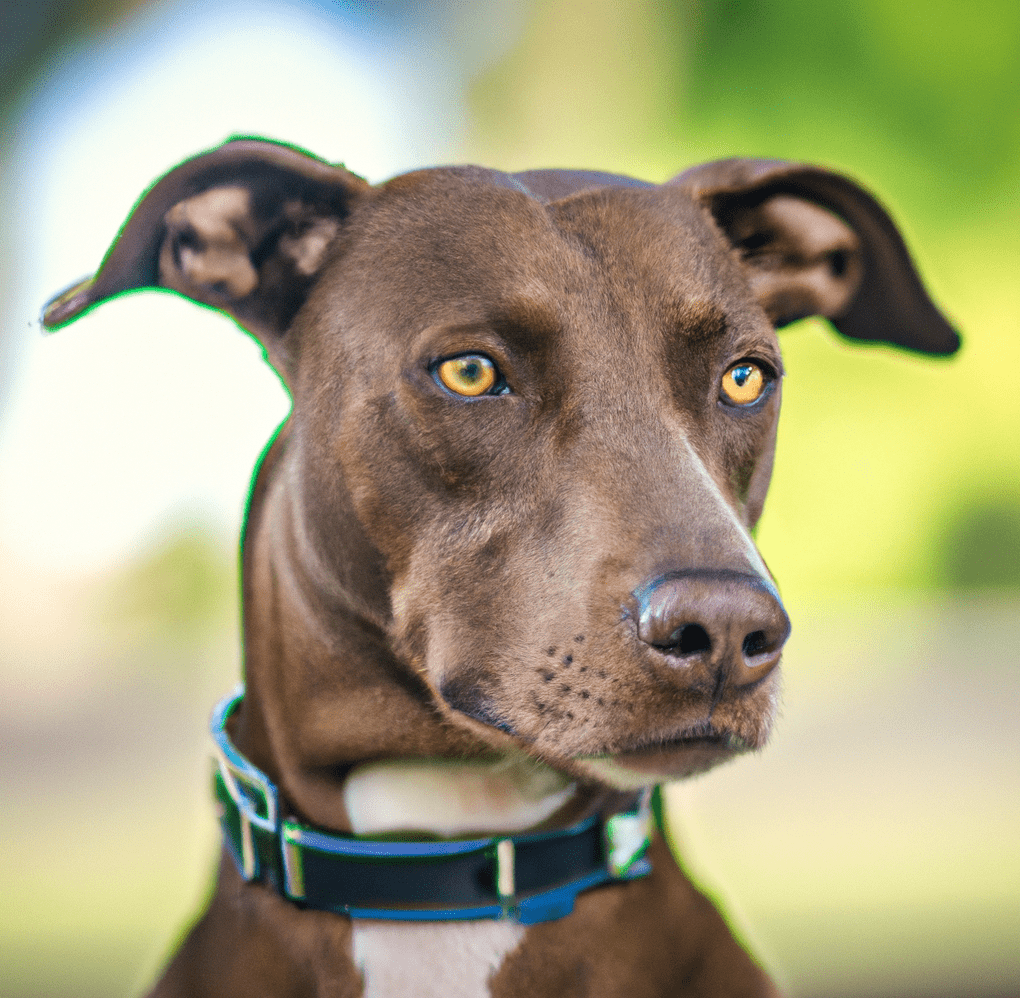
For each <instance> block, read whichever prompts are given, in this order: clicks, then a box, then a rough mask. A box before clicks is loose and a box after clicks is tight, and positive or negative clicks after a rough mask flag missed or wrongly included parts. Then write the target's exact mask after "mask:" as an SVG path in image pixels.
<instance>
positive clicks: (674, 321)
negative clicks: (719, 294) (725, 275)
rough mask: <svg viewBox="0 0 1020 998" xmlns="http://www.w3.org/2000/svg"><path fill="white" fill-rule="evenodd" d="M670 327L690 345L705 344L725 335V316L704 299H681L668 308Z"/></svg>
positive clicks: (718, 308) (715, 306) (717, 307)
mask: <svg viewBox="0 0 1020 998" xmlns="http://www.w3.org/2000/svg"><path fill="white" fill-rule="evenodd" d="M667 314H668V316H669V322H670V325H671V326H672V327H673V328H674V329H675V330H676V331H677V332H678V333H680V335H682V336H683V337H684V338H685V339H686V340H688V341H690V342H691V343H707V342H710V341H712V340H717V339H719V338H720V337H721V336H723V335H724V334H725V333H726V328H727V327H726V315H725V313H724V312H723V310H722V309H721V308H720V307H719V306H718V305H716V304H715V303H714V302H711V301H708V300H706V299H704V298H681V299H678V300H675V301H673V302H672V303H671V304H670V306H669V307H668V311H667Z"/></svg>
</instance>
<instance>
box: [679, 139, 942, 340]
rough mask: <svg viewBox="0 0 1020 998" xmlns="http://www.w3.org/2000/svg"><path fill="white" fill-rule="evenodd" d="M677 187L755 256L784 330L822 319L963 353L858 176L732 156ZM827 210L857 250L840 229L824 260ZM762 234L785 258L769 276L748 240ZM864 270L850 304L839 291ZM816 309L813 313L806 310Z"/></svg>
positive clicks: (864, 336)
mask: <svg viewBox="0 0 1020 998" xmlns="http://www.w3.org/2000/svg"><path fill="white" fill-rule="evenodd" d="M670 183H671V184H677V185H679V186H681V187H684V188H686V189H687V190H688V191H689V192H690V194H691V195H692V197H694V198H695V199H696V200H698V201H700V202H701V203H702V204H704V205H705V207H706V208H707V209H708V210H709V211H710V212H711V213H712V215H713V216H714V217H715V219H716V221H717V223H718V224H719V226H720V228H722V230H723V231H724V233H726V234H727V236H728V237H729V238H730V239H731V240H733V241H734V243H735V244H736V246H737V248H738V249H740V251H741V252H742V254H743V255H744V256H745V258H746V259H747V262H748V274H749V280H750V281H751V283H752V287H754V288H755V290H756V291H757V292H758V293H759V294H760V295H761V297H760V300H761V301H762V304H763V307H765V309H766V311H767V312H768V313H769V314H770V315H771V316H772V317H773V318H774V320H775V321H777V323H778V324H782V322H783V321H789V320H790V318H798V317H800V316H801V315H804V314H818V315H825V316H826V317H827V318H829V319H830V321H831V322H832V324H833V325H834V326H835V327H836V329H837V330H838V331H839V332H840V333H842V334H843V335H844V336H848V337H851V338H852V339H859V340H871V341H879V342H884V343H891V344H893V345H895V346H900V347H905V348H907V349H909V350H917V351H920V352H922V353H928V354H951V353H954V352H955V351H956V350H957V349H958V348H959V345H960V339H959V336H958V335H957V333H956V331H955V330H954V329H953V328H952V326H951V325H950V324H949V323H948V322H947V321H946V319H945V317H944V316H943V315H942V314H941V312H939V310H938V308H937V307H936V306H935V305H934V303H933V302H932V300H931V298H930V297H929V296H928V293H927V292H926V291H925V289H924V287H923V285H922V284H921V280H920V278H919V277H918V275H917V271H916V270H915V268H914V265H913V262H912V261H911V258H910V254H909V253H908V251H907V248H906V246H905V245H904V243H903V239H902V238H901V236H900V234H899V232H898V231H897V229H896V226H895V225H894V224H893V222H892V219H890V217H889V215H888V214H887V213H886V211H885V209H884V208H882V206H881V205H880V204H879V203H878V202H877V201H876V200H875V199H874V198H873V197H872V196H871V195H870V194H869V193H868V192H867V191H865V190H864V189H863V188H862V187H860V186H859V185H858V184H856V183H854V182H853V181H852V180H849V179H847V178H846V177H843V176H840V175H839V174H836V173H832V172H830V171H828V170H824V169H821V168H820V167H814V166H803V165H799V164H795V163H784V162H782V161H779V160H751V159H730V160H720V161H718V162H715V163H706V164H704V165H702V166H697V167H694V168H693V169H691V170H688V171H686V172H685V173H682V174H680V175H679V176H678V177H675V178H674V179H673V180H671V181H670ZM793 202H800V203H801V204H802V205H804V206H805V208H806V209H807V210H808V213H807V214H805V213H803V212H800V211H795V210H794V209H793V208H792V203H793ZM818 212H823V214H829V213H832V214H834V215H835V216H837V218H836V219H833V220H832V221H834V222H837V223H839V224H843V225H845V226H846V228H847V229H848V230H849V232H850V233H851V234H852V236H853V238H854V239H855V240H857V248H856V249H855V250H854V251H852V252H844V250H843V248H841V245H842V242H843V238H844V237H836V238H835V239H834V240H833V239H832V236H831V233H830V235H829V238H830V248H829V250H828V253H829V255H828V257H826V255H825V253H823V254H822V255H821V256H819V255H818V253H817V250H818V248H819V245H823V244H824V242H825V238H824V237H825V235H826V231H827V230H828V229H830V228H831V222H823V215H820V214H818ZM829 217H830V218H831V215H830V216H829ZM755 229H757V230H758V235H759V236H761V237H762V241H761V242H760V243H759V245H758V246H757V248H758V249H764V248H765V247H766V246H767V245H768V244H769V243H770V242H771V244H772V247H773V262H774V261H775V260H782V261H783V266H777V267H775V270H776V271H778V273H775V274H773V275H772V276H767V275H768V274H769V268H770V267H771V266H772V263H770V262H769V261H768V260H766V259H758V260H755V259H754V251H755V248H756V247H755V246H754V244H753V243H752V244H751V245H750V246H748V245H747V243H746V238H747V236H746V232H747V230H755ZM833 231H835V230H833ZM741 234H744V235H745V244H744V246H743V247H740V236H741ZM818 237H822V238H821V239H820V242H819V241H818ZM846 248H847V249H849V247H846ZM763 255H764V254H763ZM858 266H859V267H860V274H859V277H857V282H858V283H857V287H856V288H855V289H853V290H852V291H851V292H850V293H849V296H848V300H847V302H846V304H845V305H844V306H843V307H842V308H840V302H839V293H840V291H839V289H840V288H844V289H848V288H850V287H851V286H852V285H853V283H854V270H855V268H857V267H858ZM826 268H827V269H828V274H827V275H826V273H825V270H826ZM798 269H799V275H798V273H797V271H798ZM784 271H785V273H783V272H784ZM840 272H842V274H843V275H844V276H843V278H840ZM847 275H848V276H849V279H846V277H847ZM834 278H835V279H834ZM812 301H813V302H814V304H811V303H812ZM809 304H811V308H812V311H811V312H809V313H805V312H804V308H805V307H807V306H808V305H809Z"/></svg>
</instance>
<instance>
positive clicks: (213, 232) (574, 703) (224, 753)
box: [45, 140, 958, 998]
mask: <svg viewBox="0 0 1020 998" xmlns="http://www.w3.org/2000/svg"><path fill="white" fill-rule="evenodd" d="M146 287H165V288H171V289H173V290H175V291H178V292H180V293H182V294H184V295H186V296H188V297H190V298H192V299H194V300H195V301H198V302H201V303H204V304H207V305H212V306H213V307H215V308H218V309H221V310H222V311H224V312H226V313H227V314H229V315H230V316H232V317H233V318H234V319H235V320H236V321H237V322H238V323H239V324H240V325H242V326H243V327H244V328H245V329H247V330H249V331H250V332H251V333H252V334H254V335H255V336H256V337H257V338H258V339H259V341H260V342H261V344H262V345H263V347H264V348H265V351H266V354H267V356H268V358H269V360H270V362H271V363H272V364H273V366H274V367H275V368H276V370H277V371H278V372H279V373H280V375H281V377H282V378H283V379H284V381H285V383H286V385H287V387H288V388H289V390H290V393H291V395H292V398H293V410H292V414H291V416H290V418H289V419H288V421H287V422H286V424H285V425H284V427H283V428H282V429H281V431H280V432H279V434H278V435H277V437H276V439H275V440H274V442H273V443H272V445H271V447H270V448H269V449H268V451H267V452H266V454H265V457H264V459H263V460H262V463H261V466H260V468H259V471H258V475H257V478H256V481H255V485H254V488H253V491H252V495H251V499H250V505H249V509H248V519H247V526H246V533H245V538H244V545H243V603H244V643H245V680H246V692H245V693H244V696H243V701H238V700H237V699H236V698H235V700H232V701H230V702H228V703H225V704H224V705H223V706H222V707H221V709H220V711H219V714H218V721H217V724H216V726H215V727H216V734H217V737H218V740H219V746H220V754H221V766H220V775H219V778H218V784H217V787H218V795H219V800H220V804H221V806H222V809H223V823H224V830H225V838H226V845H227V848H226V850H225V853H224V859H223V861H222V863H221V868H220V876H219V881H218V884H217V888H216V892H215V895H214V897H213V900H212V902H211V904H210V906H209V908H208V910H207V911H206V913H205V914H204V916H203V917H202V918H201V920H200V921H199V922H198V923H197V925H196V926H195V927H194V928H193V929H192V931H191V933H190V935H189V936H188V937H187V939H186V941H185V943H184V944H183V947H182V948H181V950H180V952H179V953H178V954H177V956H176V957H175V958H174V960H173V961H172V963H171V964H170V967H169V969H168V970H167V972H166V975H165V976H164V978H163V980H162V981H161V983H160V984H159V985H158V986H157V988H156V992H155V993H156V994H158V995H206V994H208V995H218V996H224V995H235V994H236V995H245V996H247V995H252V994H259V995H359V994H362V993H364V994H366V995H372V996H375V995H390V996H395V995H405V994H406V995H419V996H423V995H433V994H435V995H445V996H461V995H463V996H468V995H482V994H488V993H491V994H492V995H507V996H548V995H598V996H600V998H607V996H611V995H626V996H628V998H638V996H657V995H765V994H774V993H775V989H774V987H773V986H772V985H771V983H770V982H769V981H768V979H767V978H766V976H765V975H764V974H763V973H762V972H761V970H759V968H758V967H757V966H756V965H755V964H754V963H753V962H752V960H751V959H750V958H749V957H748V956H747V955H746V954H745V953H744V952H743V951H742V950H741V949H740V947H739V946H738V944H737V943H736V942H735V941H734V939H733V938H732V937H731V935H730V933H729V931H728V930H727V928H726V925H725V923H724V922H723V920H722V918H721V917H720V916H719V914H718V913H717V912H716V911H715V910H714V909H713V908H712V906H711V905H710V904H709V903H708V902H707V901H706V900H705V898H704V897H702V896H701V895H700V894H699V893H698V892H697V891H696V890H695V889H694V887H693V886H692V885H691V883H690V882H689V880H688V879H687V877H686V876H685V875H684V873H683V872H682V871H681V869H680V868H679V867H678V865H677V864H676V862H675V861H674V859H673V857H672V856H671V854H670V851H669V849H668V848H667V847H666V845H665V844H664V843H663V839H662V837H661V835H659V834H653V835H652V836H651V838H652V841H651V844H650V845H648V844H647V842H646V841H645V833H646V830H647V829H646V827H645V825H644V824H643V823H644V822H645V820H646V816H647V810H648V795H647V793H643V788H648V787H652V786H655V785H657V784H660V783H662V782H663V781H666V780H671V779H675V778H678V777H683V776H686V775H688V774H691V773H695V772H698V771H701V770H704V769H706V768H708V767H710V766H713V765H715V764H716V763H719V762H721V761H723V760H725V759H727V758H730V757H732V756H734V755H736V754H738V753H740V752H744V751H748V750H754V749H758V748H761V747H762V746H763V745H764V744H765V742H766V739H767V738H768V735H769V730H770V726H771V724H772V719H773V715H774V712H775V709H776V701H777V696H778V689H779V670H778V669H777V666H778V663H779V659H780V654H781V649H782V646H783V643H784V641H785V640H786V637H787V634H788V632H789V622H788V620H787V617H786V613H785V611H784V609H783V607H782V605H781V603H780V600H779V597H778V595H777V592H776V589H775V586H774V584H773V582H772V579H771V577H770V575H769V572H768V570H767V569H766V567H765V565H764V564H763V562H762V560H761V558H760V557H759V555H758V553H757V551H756V549H755V547H754V544H753V543H752V541H751V539H750V536H749V530H750V528H751V527H753V526H754V524H755V522H756V521H757V519H758V517H759V515H760V513H761V510H762V505H763V503H764V500H765V492H766V489H767V486H768V482H769V476H770V472H771V467H772V458H773V449H774V445H775V436H776V423H777V419H778V415H779V396H780V382H781V379H782V361H781V359H780V354H779V347H778V343H777V339H776V334H775V328H776V327H777V326H781V325H783V324H785V323H788V322H790V321H792V320H794V319H797V318H800V317H802V316H806V315H824V316H826V317H828V318H829V319H830V320H831V321H832V322H833V324H834V325H835V326H836V328H837V329H838V330H839V331H840V332H841V333H842V334H843V335H845V336H849V337H853V338H855V339H861V340H878V341H884V342H886V343H892V344H896V345H898V346H902V347H906V348H908V349H911V350H917V351H923V352H926V353H932V354H947V353H951V352H952V351H953V350H955V349H956V347H957V345H958V340H957V337H956V334H955V333H954V332H953V331H952V329H951V328H950V327H949V326H948V325H947V323H946V322H945V320H944V319H943V318H942V317H941V315H940V314H939V313H938V312H937V311H936V309H935V308H934V306H933V305H932V304H931V302H930V301H929V299H928V298H927V296H926V295H925V293H924V290H923V289H922V287H921V285H920V282H919V280H918V278H917V276H916V274H915V272H914V270H913V268H912V265H911V263H910V261H909V259H908V256H907V252H906V250H905V248H904V246H903V243H902V241H901V240H900V238H899V236H898V235H897V233H896V231H895V229H894V227H893V225H892V223H891V222H890V220H889V218H888V216H887V215H886V214H885V212H884V211H883V210H882V209H881V208H880V207H879V205H878V204H876V202H875V201H874V200H873V199H872V198H871V197H870V196H869V195H868V194H866V193H865V192H864V191H862V190H861V189H860V188H859V187H857V186H856V185H855V184H853V183H851V182H850V181H848V180H846V179H844V178H842V177H840V176H837V175H834V174H831V173H829V172H827V171H824V170H821V169H817V168H814V167H804V166H796V165H791V164H787V163H782V162H776V161H753V160H729V161H725V162H719V163H711V164H708V165H705V166H701V167H698V168H696V169H693V170H691V171H688V172H687V173H685V174H682V175H681V176H679V177H677V178H676V179H675V180H673V181H670V182H669V183H667V184H664V185H662V186H656V185H652V184H647V183H643V182H640V181H636V180H631V179H628V178H625V177H619V176H614V175H610V174H602V173H581V172H566V171H535V172H528V173H523V174H515V175H508V174H504V173H499V172H496V171H490V170H485V169H480V168H475V167H463V168H445V169H434V170H423V171H420V172H416V173H411V174H407V175H405V176H400V177H397V178H395V179H394V180H391V181H389V182H388V183H385V184H382V185H380V186H379V187H370V186H369V185H368V184H367V183H365V182H364V181H363V180H361V179H360V178H359V177H357V176H355V175H353V174H351V173H349V172H348V171H347V170H345V169H343V168H342V167H336V166H331V165H329V164H327V163H325V162H322V161H320V160H317V159H315V158H313V157H310V156H308V155H306V154H304V153H302V152H300V151H297V150H294V149H291V148H289V147H285V146H281V145H277V144H274V143H269V142H263V141H253V140H240V141H234V142H230V143H228V144H226V145H224V146H222V147H221V148H219V149H216V150H213V151H212V152H209V153H207V154H205V155H202V156H198V157H197V158H195V159H192V160H190V161H188V162H186V163H184V164H183V165H181V166H179V167H178V168H177V169H175V170H173V171H172V172H171V173H169V174H168V175H167V176H165V177H164V178H163V179H162V180H160V181H159V183H157V184H156V185H155V186H154V187H153V188H152V189H151V190H150V191H149V192H148V193H147V194H146V195H145V197H144V198H143V200H142V201H141V203H140V204H139V205H138V207H137V208H136V209H135V211H134V213H133V214H132V216H131V218H130V219H129V220H128V222H127V224H126V226H125V228H124V230H123V231H122V233H121V235H120V237H119V239H118V240H117V242H116V243H115V244H114V246H113V248H112V250H111V251H110V253H109V255H108V257H107V259H106V260H105V261H104V263H103V266H102V268H101V270H100V271H99V273H98V275H97V276H96V278H95V279H94V280H93V281H91V282H87V283H85V284H83V285H79V286H78V287H76V288H73V289H71V291H69V292H67V293H66V294H64V295H62V296H61V297H59V298H58V299H56V300H55V301H54V302H53V303H51V305H50V306H49V308H48V310H47V313H46V315H45V322H46V324H47V325H48V326H57V325H60V324H63V323H65V322H68V321H70V320H71V319H73V318H74V317H75V316H77V315H79V314H80V313H81V312H82V311H83V310H85V309H87V308H89V307H91V306H92V305H94V304H96V303H98V302H101V301H103V300H104V299H106V298H109V297H110V296H112V295H115V294H118V293H120V292H123V291H126V290H129V289H135V288H146ZM639 798H640V799H639ZM636 804H637V807H636V809H635V805H636ZM352 832H353V833H356V835H357V836H358V837H356V838H355V837H352V836H351V834H350V833H352ZM646 847H647V853H646V852H645V849H646ZM649 861H650V866H651V873H649V872H648V871H649ZM394 916H396V920H391V919H393V917H394ZM434 919H435V920H434Z"/></svg>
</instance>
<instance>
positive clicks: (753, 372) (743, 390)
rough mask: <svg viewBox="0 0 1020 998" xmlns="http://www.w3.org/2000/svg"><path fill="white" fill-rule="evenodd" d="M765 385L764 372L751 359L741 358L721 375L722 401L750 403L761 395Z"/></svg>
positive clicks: (739, 403)
mask: <svg viewBox="0 0 1020 998" xmlns="http://www.w3.org/2000/svg"><path fill="white" fill-rule="evenodd" d="M767 387H768V379H767V378H766V377H765V372H764V371H763V370H762V369H761V368H760V367H759V366H758V365H757V364H755V363H753V362H752V361H749V360H742V361H740V363H739V364H734V365H733V366H732V367H731V368H730V369H729V370H728V371H727V372H726V373H725V374H724V375H723V378H722V395H723V401H724V402H729V403H730V404H731V405H751V403H752V402H757V401H758V399H760V398H761V397H762V393H763V392H764V391H765V389H766V388H767Z"/></svg>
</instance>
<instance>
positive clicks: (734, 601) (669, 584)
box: [634, 569, 790, 686]
mask: <svg viewBox="0 0 1020 998" xmlns="http://www.w3.org/2000/svg"><path fill="white" fill-rule="evenodd" d="M634 596H635V598H636V599H637V604H638V637H640V639H641V640H642V641H644V642H645V643H646V644H649V645H652V646H653V647H654V648H657V649H658V650H659V651H661V652H662V653H663V654H665V655H667V656H670V657H672V658H676V659H677V660H679V661H678V664H693V663H694V662H699V663H703V664H704V666H705V667H706V668H707V669H708V670H710V671H711V672H712V673H713V674H715V676H717V677H722V678H724V679H725V681H726V682H727V684H729V685H732V686H746V685H747V684H749V683H753V682H757V681H758V680H759V679H761V678H762V677H763V676H765V675H767V674H768V673H769V672H771V671H772V669H774V668H775V666H776V665H777V664H778V663H779V656H780V653H781V651H782V649H783V645H784V644H785V643H786V639H787V638H788V637H789V636H790V618H789V617H787V615H786V611H785V610H784V609H783V604H782V602H780V599H779V594H778V593H777V592H776V590H775V588H774V587H773V586H772V584H771V583H769V582H767V581H765V580H764V579H762V578H759V577H758V576H754V575H746V574H744V573H742V572H735V571H730V570H727V569H720V570H707V569H706V570H700V571H685V572H670V573H668V574H666V575H662V576H660V577H659V578H657V579H653V580H652V581H651V582H649V583H647V584H646V585H644V586H642V587H641V588H640V589H638V590H636V591H635V593H634Z"/></svg>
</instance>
